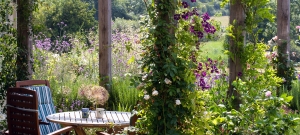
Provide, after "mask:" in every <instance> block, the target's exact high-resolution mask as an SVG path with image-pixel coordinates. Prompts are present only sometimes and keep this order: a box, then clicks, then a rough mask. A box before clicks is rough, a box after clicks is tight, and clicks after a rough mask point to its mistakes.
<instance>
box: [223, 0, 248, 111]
mask: <svg viewBox="0 0 300 135" xmlns="http://www.w3.org/2000/svg"><path fill="white" fill-rule="evenodd" d="M229 23H230V24H231V25H233V26H234V28H233V35H234V37H235V39H234V38H233V37H229V51H230V52H231V53H232V54H233V57H229V59H228V60H229V88H228V91H227V98H228V99H230V98H232V96H234V99H233V101H232V103H233V107H234V108H235V109H237V110H238V109H239V105H240V104H241V100H240V95H239V93H238V92H237V91H236V90H234V86H233V85H232V82H233V81H235V80H236V78H237V77H240V75H241V74H242V72H243V69H242V61H241V57H240V56H239V55H237V54H238V53H239V52H241V51H242V50H243V49H242V47H243V46H241V45H239V42H240V43H244V44H245V35H246V33H245V31H244V30H243V29H244V27H245V13H244V9H243V4H242V0H234V1H232V0H231V1H230V19H229Z"/></svg>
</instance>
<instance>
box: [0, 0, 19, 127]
mask: <svg viewBox="0 0 300 135" xmlns="http://www.w3.org/2000/svg"><path fill="white" fill-rule="evenodd" d="M10 2H11V1H10V0H4V1H0V33H1V34H0V82H1V83H0V117H1V118H0V131H3V130H6V129H7V127H6V126H7V124H6V120H5V117H3V115H5V114H6V90H7V89H8V88H9V87H13V86H14V84H15V83H16V64H15V62H16V60H15V59H16V56H15V54H16V46H17V39H16V29H15V28H13V24H12V22H13V20H9V19H6V18H8V15H12V13H13V7H12V4H11V3H10ZM3 118H4V119H3Z"/></svg>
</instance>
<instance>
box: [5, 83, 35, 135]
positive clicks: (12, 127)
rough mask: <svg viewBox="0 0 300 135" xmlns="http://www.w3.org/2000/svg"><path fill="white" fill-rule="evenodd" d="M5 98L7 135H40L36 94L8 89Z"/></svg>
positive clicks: (22, 89)
mask: <svg viewBox="0 0 300 135" xmlns="http://www.w3.org/2000/svg"><path fill="white" fill-rule="evenodd" d="M6 96H7V99H6V100H7V123H8V130H9V135H17V134H18V135H19V134H20V135H25V134H26V135H40V130H39V120H38V110H37V109H38V101H37V94H36V92H35V91H33V90H28V89H25V88H9V89H8V90H7V94H6Z"/></svg>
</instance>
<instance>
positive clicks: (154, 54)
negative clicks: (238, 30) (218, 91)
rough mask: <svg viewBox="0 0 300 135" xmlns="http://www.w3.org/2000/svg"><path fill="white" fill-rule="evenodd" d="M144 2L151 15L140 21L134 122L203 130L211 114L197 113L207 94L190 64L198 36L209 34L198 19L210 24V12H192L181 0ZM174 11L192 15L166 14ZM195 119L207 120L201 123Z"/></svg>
mask: <svg viewBox="0 0 300 135" xmlns="http://www.w3.org/2000/svg"><path fill="white" fill-rule="evenodd" d="M147 7H148V13H149V16H148V18H145V19H144V20H143V24H142V25H143V26H144V27H143V28H142V33H143V34H144V35H143V38H142V40H141V43H142V45H143V46H142V49H143V53H142V54H141V59H140V61H139V62H140V63H141V65H142V66H141V69H142V77H141V76H139V77H140V78H139V79H138V80H135V81H138V82H140V84H139V85H138V89H141V90H142V92H143V93H142V92H141V94H142V95H143V99H141V104H140V108H139V112H138V115H140V116H141V119H140V121H139V122H138V128H140V129H141V132H146V133H147V134H151V135H154V134H164V135H167V134H168V135H171V134H172V135H178V134H197V133H203V132H204V131H205V130H206V129H209V126H208V123H207V121H206V120H209V117H206V116H203V117H202V116H201V115H203V114H204V112H205V110H206V108H205V107H204V106H205V105H206V103H205V101H209V97H205V96H203V95H202V94H205V93H202V92H200V91H196V90H195V85H194V83H195V76H194V73H193V69H195V68H196V62H195V61H196V59H195V58H198V56H199V48H200V46H199V44H200V43H199V41H200V39H201V38H202V36H204V37H205V38H206V39H209V38H210V37H211V35H210V33H209V32H207V31H206V32H205V31H204V29H205V28H207V27H205V26H203V25H204V24H202V23H204V22H205V24H209V26H211V22H210V20H209V18H208V15H207V14H205V15H203V16H205V17H202V16H198V15H196V14H198V13H195V12H192V11H193V9H192V8H183V7H182V4H181V1H178V4H177V3H175V2H174V1H172V0H168V1H153V2H152V3H149V4H148V5H147ZM174 12H175V16H176V15H177V16H179V15H182V14H185V13H187V12H189V13H190V14H192V13H194V15H190V16H188V19H183V17H182V18H179V19H178V20H176V19H174V18H175V16H173V14H172V15H171V16H170V13H174ZM173 17H174V18H173ZM204 18H205V19H204ZM207 18H208V19H207ZM206 21H207V22H206ZM174 24H176V25H174ZM213 29H214V28H209V31H210V30H212V31H214V30H213ZM206 30H207V29H206ZM196 32H199V35H197V34H195V33H196ZM201 33H202V34H203V35H201ZM211 33H214V32H211ZM194 60H195V61H194ZM199 123H204V124H205V125H206V126H205V127H199V125H198V124H199Z"/></svg>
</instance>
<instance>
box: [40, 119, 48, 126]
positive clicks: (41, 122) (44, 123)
mask: <svg viewBox="0 0 300 135" xmlns="http://www.w3.org/2000/svg"><path fill="white" fill-rule="evenodd" d="M39 124H42V125H50V123H49V122H45V121H42V120H41V119H39Z"/></svg>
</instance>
